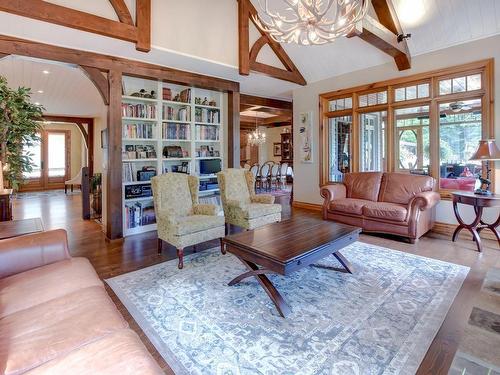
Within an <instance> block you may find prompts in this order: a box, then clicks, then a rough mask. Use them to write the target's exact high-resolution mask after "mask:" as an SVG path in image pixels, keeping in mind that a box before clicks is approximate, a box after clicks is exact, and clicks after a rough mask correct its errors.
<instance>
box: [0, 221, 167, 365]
mask: <svg viewBox="0 0 500 375" xmlns="http://www.w3.org/2000/svg"><path fill="white" fill-rule="evenodd" d="M162 373H163V372H162V371H161V369H160V367H159V366H158V365H157V363H156V362H155V361H154V359H153V358H152V357H151V355H150V354H149V352H148V351H147V350H146V348H145V347H144V345H142V342H141V341H140V339H139V337H138V336H137V335H136V334H135V333H134V332H133V331H132V330H130V329H129V328H128V325H127V322H126V321H125V320H124V319H123V317H122V316H121V314H120V313H119V312H118V310H117V309H116V307H115V305H114V304H113V302H112V301H111V299H110V298H109V297H108V295H107V293H106V291H105V289H104V285H103V283H102V282H101V281H100V280H99V277H98V276H97V274H96V273H95V271H94V269H93V268H92V266H91V265H90V263H89V261H88V260H87V259H85V258H72V257H71V256H70V255H69V252H68V245H67V239H66V232H65V231H64V230H54V231H48V232H43V233H38V234H32V235H26V236H22V237H17V238H12V239H7V240H2V241H0V374H8V375H14V374H30V375H34V374H51V375H63V374H64V375H67V374H72V375H74V374H88V375H90V374H106V375H107V374H109V375H111V374H113V375H114V374H120V375H123V374H130V375H132V374H134V375H135V374H162Z"/></svg>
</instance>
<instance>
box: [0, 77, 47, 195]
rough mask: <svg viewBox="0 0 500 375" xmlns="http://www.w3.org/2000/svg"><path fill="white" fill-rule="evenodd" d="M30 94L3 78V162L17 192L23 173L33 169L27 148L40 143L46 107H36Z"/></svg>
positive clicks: (0, 85)
mask: <svg viewBox="0 0 500 375" xmlns="http://www.w3.org/2000/svg"><path fill="white" fill-rule="evenodd" d="M30 95H31V92H30V89H29V88H25V87H19V88H17V89H11V88H9V86H8V85H7V80H6V79H5V78H4V77H2V76H0V162H1V163H2V165H4V168H3V169H4V171H3V172H4V178H5V180H7V181H8V182H9V184H10V187H12V188H13V189H15V190H17V188H18V187H19V184H20V183H21V181H22V179H23V173H25V172H31V171H32V170H33V166H32V163H33V161H32V158H31V157H32V155H30V154H26V153H23V148H24V147H25V146H32V145H33V144H34V143H35V142H37V141H39V136H38V133H39V132H40V131H41V123H40V120H41V119H42V110H43V107H42V106H40V105H36V104H32V103H31V101H30ZM0 172H1V171H0Z"/></svg>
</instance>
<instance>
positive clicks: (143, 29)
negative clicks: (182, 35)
mask: <svg viewBox="0 0 500 375" xmlns="http://www.w3.org/2000/svg"><path fill="white" fill-rule="evenodd" d="M115 2H116V4H119V3H120V2H119V1H115ZM118 6H119V7H120V5H118ZM136 8H137V25H133V23H132V24H129V23H124V22H120V21H114V20H110V19H108V18H104V17H100V16H96V15H95V14H90V13H86V12H82V11H79V10H76V9H71V8H68V7H65V6H61V5H57V4H52V3H49V2H47V1H43V0H0V11H4V12H8V13H12V14H16V15H19V16H23V17H29V18H33V19H36V20H40V21H44V22H50V23H54V24H56V25H60V26H65V27H71V28H73V29H77V30H82V31H87V32H90V33H94V34H99V35H104V36H107V37H111V38H116V39H121V40H125V41H128V42H133V43H136V48H137V49H138V50H140V51H144V52H147V51H149V50H150V49H151V46H150V34H151V21H150V19H151V0H137V2H136ZM117 14H118V13H117ZM118 17H119V19H120V15H118ZM122 17H123V15H122Z"/></svg>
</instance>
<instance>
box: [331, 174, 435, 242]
mask: <svg viewBox="0 0 500 375" xmlns="http://www.w3.org/2000/svg"><path fill="white" fill-rule="evenodd" d="M435 190H436V182H435V180H434V179H433V178H432V177H429V176H415V175H410V174H405V173H381V172H359V173H348V174H346V175H345V177H344V182H343V183H339V184H332V185H326V186H323V187H322V188H321V196H322V197H323V198H324V199H325V201H324V203H323V218H324V219H330V220H334V221H338V222H340V223H344V224H350V225H354V226H357V227H361V228H363V231H364V232H378V233H388V234H394V235H398V236H402V237H407V238H408V239H409V241H410V242H411V243H414V242H415V241H416V240H417V239H418V238H420V237H421V236H423V235H424V234H425V233H427V232H428V231H429V230H431V229H432V226H433V225H434V217H435V206H436V204H437V203H438V202H439V200H440V196H439V194H438V193H437V192H436V191H435Z"/></svg>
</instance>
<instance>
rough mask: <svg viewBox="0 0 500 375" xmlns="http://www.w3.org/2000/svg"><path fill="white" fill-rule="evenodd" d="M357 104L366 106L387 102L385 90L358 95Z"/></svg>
mask: <svg viewBox="0 0 500 375" xmlns="http://www.w3.org/2000/svg"><path fill="white" fill-rule="evenodd" d="M358 99H359V106H360V107H367V106H372V105H377V104H386V103H387V91H380V92H372V93H369V94H364V95H360V96H359V98H358Z"/></svg>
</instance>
